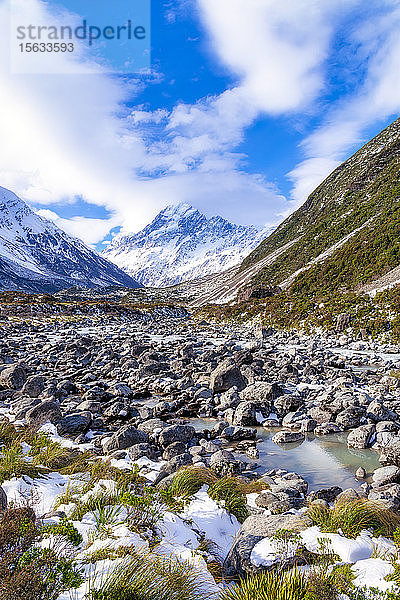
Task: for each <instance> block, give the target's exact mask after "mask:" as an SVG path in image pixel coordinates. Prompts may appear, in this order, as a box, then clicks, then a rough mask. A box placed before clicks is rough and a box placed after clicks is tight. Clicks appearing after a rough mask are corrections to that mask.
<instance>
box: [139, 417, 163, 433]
mask: <svg viewBox="0 0 400 600" xmlns="http://www.w3.org/2000/svg"><path fill="white" fill-rule="evenodd" d="M165 427H168V425H167V424H166V423H165V421H162V420H161V419H149V420H148V421H143V423H139V425H138V429H139V431H144V432H145V433H147V434H148V435H151V434H152V433H154V432H155V431H157V430H160V429H164V428H165Z"/></svg>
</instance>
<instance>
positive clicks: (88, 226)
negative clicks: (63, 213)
mask: <svg viewBox="0 0 400 600" xmlns="http://www.w3.org/2000/svg"><path fill="white" fill-rule="evenodd" d="M36 212H37V214H38V215H40V216H41V217H44V218H45V219H48V220H49V221H53V222H54V223H55V224H56V225H57V227H59V228H60V229H63V230H64V231H66V232H67V233H68V234H69V235H71V236H73V237H77V238H79V239H81V240H83V241H84V242H85V243H86V244H87V245H88V246H92V247H94V246H95V245H96V244H97V243H98V242H101V240H102V239H103V238H104V237H105V236H106V235H107V234H108V232H109V231H110V229H113V228H114V227H115V226H118V225H119V222H118V219H116V218H115V217H114V218H111V219H95V218H89V217H80V216H76V217H71V218H70V219H67V218H65V217H60V215H58V214H57V213H56V212H54V211H53V210H49V209H48V208H41V209H39V210H37V211H36Z"/></svg>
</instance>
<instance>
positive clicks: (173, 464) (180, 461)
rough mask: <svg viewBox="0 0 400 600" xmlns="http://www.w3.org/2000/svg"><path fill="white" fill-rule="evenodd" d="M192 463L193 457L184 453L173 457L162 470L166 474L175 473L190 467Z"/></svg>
mask: <svg viewBox="0 0 400 600" xmlns="http://www.w3.org/2000/svg"><path fill="white" fill-rule="evenodd" d="M192 462H193V457H192V455H191V454H189V452H185V453H184V454H178V456H174V457H173V458H171V460H169V461H168V462H167V464H166V465H164V467H163V470H164V471H165V472H166V473H168V474H171V473H175V472H176V471H178V470H179V469H180V468H181V467H186V466H187V465H191V464H192Z"/></svg>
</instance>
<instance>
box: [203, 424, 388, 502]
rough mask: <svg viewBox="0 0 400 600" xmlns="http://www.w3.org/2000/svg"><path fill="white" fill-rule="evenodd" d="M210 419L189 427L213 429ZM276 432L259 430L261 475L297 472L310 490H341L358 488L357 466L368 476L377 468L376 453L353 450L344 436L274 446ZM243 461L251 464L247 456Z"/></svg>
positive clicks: (377, 455)
mask: <svg viewBox="0 0 400 600" xmlns="http://www.w3.org/2000/svg"><path fill="white" fill-rule="evenodd" d="M215 423H216V422H215V421H214V420H212V419H196V420H194V421H191V424H192V425H193V426H194V427H195V428H196V429H197V430H201V429H212V427H213V426H214V425H215ZM277 431H278V429H265V428H263V427H259V428H258V437H259V438H261V439H262V441H261V442H259V443H258V444H257V448H258V451H259V453H260V458H259V459H258V460H257V461H253V462H254V464H256V463H257V464H258V465H259V468H258V472H259V473H260V474H262V473H265V472H266V471H269V470H270V469H286V470H287V471H294V472H295V473H298V474H299V475H301V476H302V477H304V479H306V481H307V482H308V485H309V489H310V490H317V489H320V488H325V487H330V486H333V485H338V486H340V487H341V488H343V489H347V488H354V489H357V488H358V487H359V486H360V485H361V483H363V481H359V480H358V479H356V477H355V472H356V470H357V469H358V467H364V469H365V470H366V471H367V473H369V474H371V473H372V472H373V471H374V470H375V469H377V468H378V467H380V466H381V465H380V463H379V460H378V457H379V454H378V453H377V452H375V450H353V449H350V448H348V447H347V444H346V438H347V434H340V435H326V436H323V437H319V438H317V437H315V436H313V435H307V437H306V439H305V440H304V441H303V442H297V443H292V444H282V445H279V446H278V445H277V444H274V442H273V441H272V436H273V435H274V434H275V433H276V432H277ZM243 458H244V459H245V460H246V461H250V462H252V461H251V459H249V458H248V457H247V456H244V457H243Z"/></svg>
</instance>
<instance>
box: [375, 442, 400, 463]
mask: <svg viewBox="0 0 400 600" xmlns="http://www.w3.org/2000/svg"><path fill="white" fill-rule="evenodd" d="M379 462H380V463H382V464H383V465H396V466H397V467H400V441H399V442H395V443H394V444H392V445H391V446H389V447H385V448H384V449H383V450H382V454H381V456H380V457H379Z"/></svg>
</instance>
